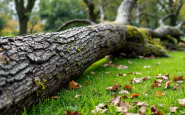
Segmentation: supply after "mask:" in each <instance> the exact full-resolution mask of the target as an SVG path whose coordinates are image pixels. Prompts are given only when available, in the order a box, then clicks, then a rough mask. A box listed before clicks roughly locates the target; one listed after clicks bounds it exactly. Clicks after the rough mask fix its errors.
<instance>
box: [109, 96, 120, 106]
mask: <svg viewBox="0 0 185 115" xmlns="http://www.w3.org/2000/svg"><path fill="white" fill-rule="evenodd" d="M120 101H121V98H120V96H117V95H114V98H113V99H112V100H111V105H117V104H118V103H119V102H120Z"/></svg>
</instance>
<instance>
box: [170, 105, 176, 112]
mask: <svg viewBox="0 0 185 115" xmlns="http://www.w3.org/2000/svg"><path fill="white" fill-rule="evenodd" d="M177 109H178V107H172V106H171V107H170V112H171V113H174V112H176V111H177Z"/></svg>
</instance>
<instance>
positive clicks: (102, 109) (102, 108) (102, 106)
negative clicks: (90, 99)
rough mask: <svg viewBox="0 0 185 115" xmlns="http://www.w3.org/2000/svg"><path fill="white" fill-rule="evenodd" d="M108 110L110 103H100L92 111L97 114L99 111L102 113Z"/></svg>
mask: <svg viewBox="0 0 185 115" xmlns="http://www.w3.org/2000/svg"><path fill="white" fill-rule="evenodd" d="M107 111H108V105H106V104H102V103H100V104H99V105H97V106H96V107H95V109H94V110H92V113H94V114H96V113H98V112H101V113H102V114H104V113H107Z"/></svg>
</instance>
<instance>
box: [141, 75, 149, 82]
mask: <svg viewBox="0 0 185 115" xmlns="http://www.w3.org/2000/svg"><path fill="white" fill-rule="evenodd" d="M149 79H151V77H150V76H146V77H142V80H143V81H146V80H149Z"/></svg>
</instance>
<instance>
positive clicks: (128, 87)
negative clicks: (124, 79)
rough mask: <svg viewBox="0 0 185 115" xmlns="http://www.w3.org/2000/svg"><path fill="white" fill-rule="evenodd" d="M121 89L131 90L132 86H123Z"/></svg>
mask: <svg viewBox="0 0 185 115" xmlns="http://www.w3.org/2000/svg"><path fill="white" fill-rule="evenodd" d="M123 88H124V89H127V90H132V86H129V85H125V86H124V87H123Z"/></svg>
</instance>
